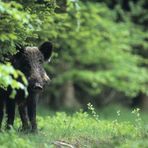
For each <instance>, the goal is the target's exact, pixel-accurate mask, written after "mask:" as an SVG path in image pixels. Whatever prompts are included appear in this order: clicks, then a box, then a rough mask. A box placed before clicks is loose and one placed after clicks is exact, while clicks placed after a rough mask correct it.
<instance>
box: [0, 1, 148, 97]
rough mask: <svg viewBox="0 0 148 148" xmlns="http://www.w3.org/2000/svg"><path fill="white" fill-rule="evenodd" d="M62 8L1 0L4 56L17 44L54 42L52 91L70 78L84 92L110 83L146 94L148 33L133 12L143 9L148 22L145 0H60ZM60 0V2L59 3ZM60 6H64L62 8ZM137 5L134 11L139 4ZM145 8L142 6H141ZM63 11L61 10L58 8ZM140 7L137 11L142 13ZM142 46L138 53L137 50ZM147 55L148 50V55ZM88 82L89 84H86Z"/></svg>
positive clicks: (0, 36)
mask: <svg viewBox="0 0 148 148" xmlns="http://www.w3.org/2000/svg"><path fill="white" fill-rule="evenodd" d="M57 2H58V3H57V4H58V7H61V9H62V10H61V11H62V12H63V13H58V12H56V11H54V9H55V8H56V7H57V5H56V1H55V0H46V1H34V0H31V1H25V0H19V1H7V2H4V1H2V0H1V1H0V13H1V16H0V18H1V22H0V57H1V58H4V57H5V55H6V54H14V53H15V52H16V49H15V44H18V43H20V44H22V45H37V44H38V43H40V42H43V41H46V40H50V41H52V42H53V43H54V46H55V50H56V52H57V53H58V57H56V56H57V54H55V58H54V61H53V63H52V66H53V68H51V67H49V66H46V67H47V70H48V72H49V73H52V74H53V75H56V79H55V80H53V81H52V86H53V87H52V88H51V89H52V90H53V93H54V92H55V94H56V93H57V92H56V90H58V91H59V89H57V87H59V86H62V84H64V83H66V81H68V80H72V81H73V83H74V84H76V85H79V87H81V88H82V87H83V88H84V91H85V92H86V94H89V95H93V96H96V95H98V94H99V93H101V91H102V90H104V89H106V88H112V89H114V90H116V91H119V92H123V93H124V94H125V95H128V96H135V95H136V94H137V93H139V92H142V93H145V94H147V93H148V91H147V84H148V83H147V82H148V75H147V73H148V70H147V68H146V65H147V63H148V61H147V58H145V57H144V56H143V55H145V54H144V53H146V51H147V47H148V44H147V38H148V34H147V32H145V31H144V30H143V27H141V26H140V25H139V24H140V22H137V24H135V23H136V22H135V21H134V17H135V16H136V17H138V18H139V17H140V16H141V13H142V12H144V13H143V14H142V18H141V19H142V21H141V22H142V23H141V24H142V25H145V20H146V18H147V16H146V9H145V6H144V5H145V0H141V1H139V2H138V5H137V4H136V3H134V2H131V3H129V5H128V6H129V7H130V9H129V10H128V11H127V10H126V8H125V7H124V6H125V1H120V2H117V1H116V3H115V7H114V8H115V9H109V8H108V7H107V5H112V3H111V2H109V1H106V4H105V3H99V2H95V1H93V2H92V1H75V0H67V4H65V1H64V3H60V2H59V1H57ZM60 5H61V6H60ZM59 9H60V8H59ZM137 9H138V10H139V11H136V10H137ZM143 9H144V11H142V10H143ZM59 12H60V11H59ZM138 12H139V13H138ZM141 49H142V51H144V52H142V54H141V53H139V51H141ZM146 57H147V56H146ZM84 86H85V87H84Z"/></svg>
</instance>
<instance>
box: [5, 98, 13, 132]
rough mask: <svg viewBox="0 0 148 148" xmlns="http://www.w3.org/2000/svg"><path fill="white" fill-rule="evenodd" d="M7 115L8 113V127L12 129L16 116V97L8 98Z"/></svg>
mask: <svg viewBox="0 0 148 148" xmlns="http://www.w3.org/2000/svg"><path fill="white" fill-rule="evenodd" d="M6 115H7V122H6V129H10V128H11V127H12V126H13V123H14V117H15V99H9V98H8V99H6Z"/></svg>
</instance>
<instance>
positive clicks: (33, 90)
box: [0, 42, 52, 131]
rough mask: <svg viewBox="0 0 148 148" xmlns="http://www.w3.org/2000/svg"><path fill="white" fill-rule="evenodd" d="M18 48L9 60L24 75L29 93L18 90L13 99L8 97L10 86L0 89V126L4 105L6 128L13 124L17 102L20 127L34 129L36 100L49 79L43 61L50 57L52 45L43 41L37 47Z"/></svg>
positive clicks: (35, 127)
mask: <svg viewBox="0 0 148 148" xmlns="http://www.w3.org/2000/svg"><path fill="white" fill-rule="evenodd" d="M19 50H20V52H18V53H17V54H16V55H14V56H13V58H12V59H11V62H12V64H13V66H14V67H15V68H16V69H19V70H20V71H22V72H23V73H24V75H25V76H26V78H27V80H28V83H29V85H28V92H29V95H28V97H27V98H25V94H24V92H23V91H22V90H18V91H17V94H16V96H15V99H10V98H9V95H10V93H11V88H8V90H7V91H5V90H3V89H0V128H1V124H2V119H3V115H4V106H6V115H7V122H6V128H7V129H9V128H10V127H11V126H13V122H14V118H15V104H16V103H17V104H18V109H19V114H20V118H21V121H22V129H23V130H28V129H31V130H32V131H35V130H36V129H37V123H36V100H37V98H38V96H39V93H40V91H41V90H42V89H43V88H44V85H45V84H46V83H47V82H48V81H49V80H50V79H49V77H48V76H47V74H46V72H45V70H44V68H43V62H44V61H45V60H48V59H49V58H50V56H51V52H52V45H51V43H49V42H45V43H44V44H43V45H42V46H40V47H39V48H38V47H26V48H23V49H19ZM29 123H30V124H29Z"/></svg>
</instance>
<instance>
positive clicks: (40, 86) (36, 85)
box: [34, 82, 43, 90]
mask: <svg viewBox="0 0 148 148" xmlns="http://www.w3.org/2000/svg"><path fill="white" fill-rule="evenodd" d="M34 89H35V90H42V89H43V86H42V85H41V84H40V83H37V82H36V83H35V84H34Z"/></svg>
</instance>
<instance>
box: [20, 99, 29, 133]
mask: <svg viewBox="0 0 148 148" xmlns="http://www.w3.org/2000/svg"><path fill="white" fill-rule="evenodd" d="M26 103H27V102H26V100H25V101H20V102H19V103H18V110H19V114H20V118H21V121H22V130H23V131H26V130H29V129H30V127H29V123H28V117H27V108H26Z"/></svg>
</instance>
